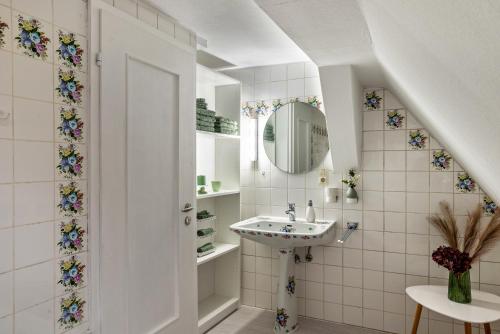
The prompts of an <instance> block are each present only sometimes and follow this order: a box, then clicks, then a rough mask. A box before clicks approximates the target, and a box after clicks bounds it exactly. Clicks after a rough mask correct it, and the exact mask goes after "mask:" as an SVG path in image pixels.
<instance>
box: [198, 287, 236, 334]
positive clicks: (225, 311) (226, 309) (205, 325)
mask: <svg viewBox="0 0 500 334" xmlns="http://www.w3.org/2000/svg"><path fill="white" fill-rule="evenodd" d="M238 304H239V299H238V298H234V297H224V296H220V295H215V294H214V295H211V296H210V297H208V298H206V299H204V300H202V301H201V302H199V303H198V332H199V333H205V332H206V331H207V330H209V329H210V328H212V327H213V326H215V325H216V324H217V323H218V322H219V321H221V320H222V319H224V318H225V317H227V316H228V315H229V314H231V313H232V312H233V311H235V310H236V309H237V308H238Z"/></svg>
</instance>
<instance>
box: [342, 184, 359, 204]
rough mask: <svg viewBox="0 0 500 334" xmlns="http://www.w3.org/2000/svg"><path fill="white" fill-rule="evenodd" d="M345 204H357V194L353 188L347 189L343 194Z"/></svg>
mask: <svg viewBox="0 0 500 334" xmlns="http://www.w3.org/2000/svg"><path fill="white" fill-rule="evenodd" d="M345 195H346V196H345V202H346V203H348V204H356V203H358V192H357V191H356V189H354V188H353V187H349V188H347V191H346V193H345Z"/></svg>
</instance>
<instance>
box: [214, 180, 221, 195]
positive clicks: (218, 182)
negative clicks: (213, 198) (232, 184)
mask: <svg viewBox="0 0 500 334" xmlns="http://www.w3.org/2000/svg"><path fill="white" fill-rule="evenodd" d="M221 185H222V182H220V181H212V191H213V192H214V193H216V192H219V191H220V187H221Z"/></svg>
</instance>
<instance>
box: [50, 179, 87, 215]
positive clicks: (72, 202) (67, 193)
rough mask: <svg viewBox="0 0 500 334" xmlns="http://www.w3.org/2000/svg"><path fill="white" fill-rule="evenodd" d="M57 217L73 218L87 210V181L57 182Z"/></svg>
mask: <svg viewBox="0 0 500 334" xmlns="http://www.w3.org/2000/svg"><path fill="white" fill-rule="evenodd" d="M55 196H56V199H55V203H56V217H57V218H58V219H60V218H64V217H67V218H73V217H78V216H83V215H85V214H86V212H87V183H86V182H84V181H82V182H79V181H66V182H56V189H55Z"/></svg>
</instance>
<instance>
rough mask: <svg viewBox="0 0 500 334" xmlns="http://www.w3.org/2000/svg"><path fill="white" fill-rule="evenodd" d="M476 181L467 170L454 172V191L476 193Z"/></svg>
mask: <svg viewBox="0 0 500 334" xmlns="http://www.w3.org/2000/svg"><path fill="white" fill-rule="evenodd" d="M477 188H478V187H477V184H476V182H475V181H474V180H473V179H472V178H471V177H470V175H469V174H468V173H467V172H455V192H456V193H476V192H477V191H478V190H477Z"/></svg>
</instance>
